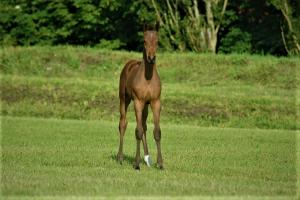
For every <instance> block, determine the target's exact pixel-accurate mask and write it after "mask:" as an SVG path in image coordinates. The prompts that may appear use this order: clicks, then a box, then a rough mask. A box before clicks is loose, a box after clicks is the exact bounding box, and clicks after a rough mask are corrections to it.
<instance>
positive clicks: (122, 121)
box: [119, 119, 128, 131]
mask: <svg viewBox="0 0 300 200" xmlns="http://www.w3.org/2000/svg"><path fill="white" fill-rule="evenodd" d="M127 123H128V122H127V121H126V120H125V119H120V122H119V131H121V130H125V129H126V127H127Z"/></svg>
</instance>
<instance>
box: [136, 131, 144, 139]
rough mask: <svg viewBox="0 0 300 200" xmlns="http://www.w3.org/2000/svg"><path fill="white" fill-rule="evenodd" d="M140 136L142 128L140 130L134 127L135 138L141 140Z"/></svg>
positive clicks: (141, 135)
mask: <svg viewBox="0 0 300 200" xmlns="http://www.w3.org/2000/svg"><path fill="white" fill-rule="evenodd" d="M142 137H143V130H142V129H138V128H136V129H135V138H136V139H137V140H141V139H142Z"/></svg>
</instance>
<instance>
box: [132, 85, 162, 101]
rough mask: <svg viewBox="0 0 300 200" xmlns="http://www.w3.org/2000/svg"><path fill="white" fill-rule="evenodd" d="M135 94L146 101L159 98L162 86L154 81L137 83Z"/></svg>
mask: <svg viewBox="0 0 300 200" xmlns="http://www.w3.org/2000/svg"><path fill="white" fill-rule="evenodd" d="M134 94H135V95H134V96H135V97H137V98H138V99H142V100H145V101H150V100H152V99H157V98H159V96H160V86H159V85H157V84H154V83H152V82H149V83H148V82H145V83H142V84H137V85H136V86H135V87H134Z"/></svg>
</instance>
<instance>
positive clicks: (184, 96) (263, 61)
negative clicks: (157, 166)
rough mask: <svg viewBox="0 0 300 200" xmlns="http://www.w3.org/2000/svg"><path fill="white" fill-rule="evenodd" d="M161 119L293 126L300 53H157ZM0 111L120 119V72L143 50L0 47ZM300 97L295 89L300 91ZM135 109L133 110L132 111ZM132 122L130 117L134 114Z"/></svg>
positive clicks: (240, 125) (299, 107)
mask: <svg viewBox="0 0 300 200" xmlns="http://www.w3.org/2000/svg"><path fill="white" fill-rule="evenodd" d="M157 57H158V61H157V62H158V68H159V73H160V76H161V79H162V82H163V91H162V101H163V111H162V112H163V113H162V122H163V123H171V124H173V123H176V124H190V125H199V126H217V127H237V128H267V129H268V128H270V129H296V128H297V127H299V126H300V115H296V111H297V110H300V105H299V104H296V103H295V99H296V98H297V97H298V96H297V85H299V84H300V79H299V76H298V74H297V72H298V70H299V69H300V58H276V57H272V56H265V57H263V56H250V55H217V56H215V55H211V54H195V53H159V54H158V56H157ZM0 58H1V59H0V67H1V68H0V69H1V72H2V77H1V86H0V88H1V91H2V95H1V100H2V115H6V116H35V117H55V118H68V119H69V118H71V119H92V120H95V119H97V120H108V121H114V122H117V121H118V117H119V113H118V105H119V103H118V84H119V83H118V81H119V74H120V71H121V69H122V67H123V66H124V64H125V63H126V61H128V60H129V59H140V58H141V53H135V52H122V51H108V50H100V49H93V48H86V47H70V46H60V47H9V48H3V49H0ZM298 94H299V93H298ZM131 109H132V108H131ZM130 120H134V119H133V117H132V118H130Z"/></svg>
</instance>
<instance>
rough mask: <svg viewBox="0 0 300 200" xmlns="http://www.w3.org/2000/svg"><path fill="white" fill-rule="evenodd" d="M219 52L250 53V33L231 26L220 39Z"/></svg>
mask: <svg viewBox="0 0 300 200" xmlns="http://www.w3.org/2000/svg"><path fill="white" fill-rule="evenodd" d="M220 43H221V46H220V47H219V52H222V53H250V52H251V35H250V34H249V33H247V32H245V31H242V30H241V29H239V28H232V29H231V30H230V31H229V33H228V34H226V35H225V36H224V37H223V38H222V39H221V42H220Z"/></svg>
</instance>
